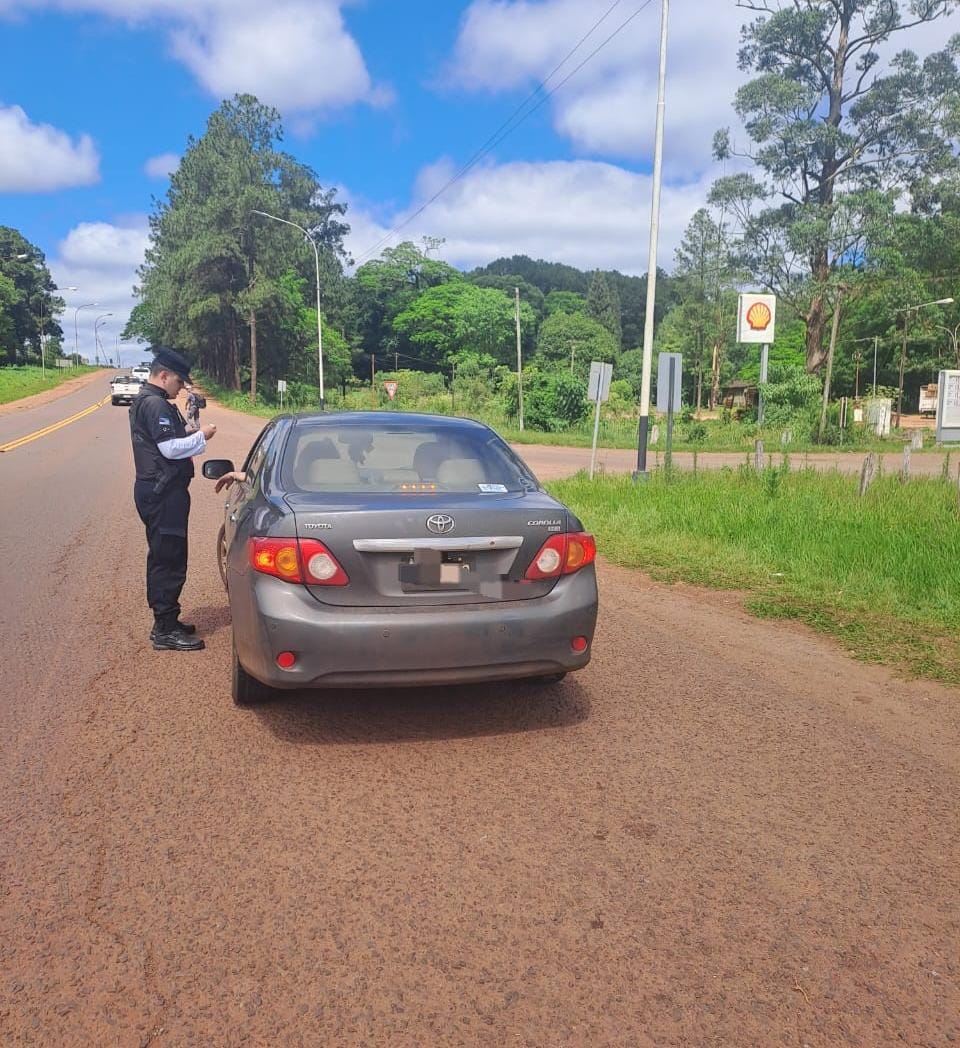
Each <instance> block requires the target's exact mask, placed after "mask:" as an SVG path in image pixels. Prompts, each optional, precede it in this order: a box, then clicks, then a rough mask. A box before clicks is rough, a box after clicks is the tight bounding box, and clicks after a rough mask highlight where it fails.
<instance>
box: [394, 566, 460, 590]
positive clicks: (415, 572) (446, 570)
mask: <svg viewBox="0 0 960 1048" xmlns="http://www.w3.org/2000/svg"><path fill="white" fill-rule="evenodd" d="M463 580H464V566H463V565H462V564H447V563H441V562H440V561H439V560H437V561H428V562H426V563H424V562H423V561H419V560H414V561H413V563H410V564H401V565H400V581H401V582H402V583H403V584H404V585H406V586H424V587H427V588H430V589H440V588H442V587H445V586H460V585H462V584H463Z"/></svg>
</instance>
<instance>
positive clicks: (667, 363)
mask: <svg viewBox="0 0 960 1048" xmlns="http://www.w3.org/2000/svg"><path fill="white" fill-rule="evenodd" d="M682 376H683V356H682V355H681V354H680V353H661V354H660V355H659V356H658V357H657V411H665V412H666V413H667V445H666V449H665V451H664V456H663V464H664V468H665V469H666V471H667V473H669V472H670V470H671V468H672V466H673V416H674V413H675V412H677V411H679V410H680V400H681V390H682V386H683V382H682V381H681V378H682Z"/></svg>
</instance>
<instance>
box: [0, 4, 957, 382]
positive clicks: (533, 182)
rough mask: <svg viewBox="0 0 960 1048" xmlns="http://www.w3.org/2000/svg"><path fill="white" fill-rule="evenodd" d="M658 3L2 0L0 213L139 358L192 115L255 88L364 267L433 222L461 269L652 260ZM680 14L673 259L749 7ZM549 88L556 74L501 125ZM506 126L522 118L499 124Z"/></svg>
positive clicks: (722, 122)
mask: <svg viewBox="0 0 960 1048" xmlns="http://www.w3.org/2000/svg"><path fill="white" fill-rule="evenodd" d="M660 6H661V5H660V2H659V0H273V2H272V3H270V4H265V3H263V2H262V0H0V224H2V225H10V226H14V227H16V228H17V229H19V230H20V231H21V232H22V233H23V234H24V235H25V236H26V237H27V239H28V240H30V241H31V242H32V243H33V244H35V245H37V246H38V247H39V248H40V249H41V250H42V251H43V252H44V253H45V254H46V257H47V262H48V264H49V266H50V268H51V271H52V273H53V276H54V280H55V281H56V282H57V284H58V285H59V286H60V287H61V288H67V287H70V286H76V288H77V290H76V291H66V290H65V291H63V292H62V295H63V297H64V299H65V301H66V302H67V310H66V312H65V313H64V315H63V316H62V318H61V323H62V325H63V328H64V333H65V345H66V346H67V347H70V348H72V346H73V343H74V341H76V345H77V347H78V349H79V351H80V353H81V354H83V355H84V356H87V357H92V356H93V353H94V336H93V331H94V325H95V323H96V322H97V320H98V318H99V319H100V321H101V322H100V327H99V330H100V337H101V342H102V345H103V348H104V351H105V352H108V353H109V355H110V356H111V358H115V357H116V356H117V354H118V353H119V355H120V360H121V363H122V364H123V365H124V366H128V365H130V364H132V363H136V362H137V361H139V360H140V359H142V358H143V357H144V350H143V348H137V346H136V344H134V343H129V344H124V343H121V342H120V341H119V336H120V333H121V332H122V330H123V327H124V324H125V323H126V320H127V317H128V316H129V313H130V310H131V308H132V307H133V305H134V303H135V301H136V300H135V298H134V295H133V286H134V284H135V282H136V270H137V267H138V266H139V265H140V263H141V262H142V259H143V252H144V249H145V247H146V245H147V237H148V216H149V214H150V213H151V211H152V209H153V208H154V206H155V201H156V200H158V199H161V200H162V199H163V197H164V194H165V193H166V191H167V187H168V175H169V172H170V171H171V170H172V169H174V168H175V166H176V164H177V162H178V159H179V157H180V155H181V154H182V152H183V150H184V148H185V146H186V142H187V139H188V137H189V136H191V135H192V136H194V137H198V136H200V135H202V134H203V130H204V126H205V124H206V121H207V118H208V117H209V115H210V114H211V112H213V110H215V109H216V108H217V106H218V105H219V104H220V102H221V101H222V100H223V99H224V98H229V97H232V96H233V95H234V94H235V93H239V92H249V93H251V94H254V95H256V96H257V97H258V98H259V99H260V101H262V102H265V103H268V104H270V105H273V106H275V107H276V108H277V109H278V110H279V111H280V113H281V116H282V119H283V123H284V128H285V132H286V137H285V143H284V144H285V148H286V149H287V150H288V151H289V152H291V153H292V154H294V155H295V156H296V157H297V158H298V159H299V160H301V161H303V162H304V163H306V164H308V165H310V166H311V167H312V168H313V169H314V170H315V171H316V172H317V174H318V176H319V178H320V181H321V183H322V184H323V185H324V186H325V187H335V188H336V189H337V193H338V199H339V200H341V201H342V202H345V203H346V204H347V205H348V212H347V221H348V222H349V224H350V226H351V232H350V235H349V236H348V238H347V248H348V251H349V252H350V253H351V254H352V256H353V257H354V258H355V259H356V260H357V261H358V262H362V261H364V260H365V259H367V258H369V257H377V256H378V255H379V252H380V250H382V248H383V247H384V246H387V245H390V244H396V243H398V242H399V241H400V240H413V241H414V242H417V243H419V242H420V240H421V238H422V237H424V236H430V237H442V238H444V242H443V244H442V245H441V246H440V247H439V249H438V250H437V251H435V252H434V257H437V256H439V257H441V258H443V259H445V260H446V261H448V262H450V263H451V264H453V265H456V266H459V267H461V268H464V269H467V268H472V267H474V266H477V265H484V264H486V263H488V262H491V261H492V260H493V259H495V258H497V257H499V256H502V255H513V254H526V255H530V256H532V257H534V258H543V259H547V260H549V261H555V262H565V263H568V264H571V265H575V266H578V267H581V268H584V269H589V268H595V267H599V268H604V269H619V270H620V271H621V272H624V273H635V274H640V273H643V272H645V271H646V268H647V248H648V238H649V223H650V202H651V188H652V185H651V182H652V180H651V170H652V157H653V140H654V125H655V116H656V94H657V51H658V45H659V33H660ZM670 10H671V15H670V26H669V29H670V39H669V50H668V67H667V69H668V71H667V91H666V108H665V136H664V182H663V194H662V205H661V206H662V212H661V226H660V243H659V253H658V262H659V264H660V265H661V266H663V267H664V268H666V269H668V270H669V269H670V268H671V267H672V265H673V256H674V251H675V249H676V247H677V245H678V243H679V242H680V238H681V236H682V233H683V229H684V227H685V226H686V224H687V222H688V221H689V220H690V218H691V216H692V215H693V213H694V211H696V209H697V208H698V207H700V206H702V205H703V203H704V200H705V197H706V193H707V190H708V188H709V186H710V184H711V183H712V182H713V180H714V179H715V178H716V177H717V176H718V175H719V174H721V173H722V172H721V170H720V169H719V167H718V165H717V164H716V163H715V162H714V161H713V159H712V156H711V145H712V139H713V133H714V132H715V131H716V130H717V129H718V128H721V127H732V128H733V129H734V134H735V137H736V134H737V131H738V128H737V118H736V114H735V113H734V110H733V98H734V95H735V92H736V89H737V87H738V85H739V84H740V83H742V82H743V80H744V79H745V78H746V76H745V74H744V73H742V72H741V71H740V70H739V69H738V68H737V61H736V54H737V47H738V41H739V34H740V27H741V25H742V24H743V22H744V21H745V20H746V18H747V16H748V14H749V12H747V11H744V10H742V9H740V8H738V7H737V4H736V0H673V3H672V4H671V9H670ZM598 21H599V25H595V24H596V23H597V22H598ZM592 27H595V28H593V31H592V33H591V34H590V35H589V36H588V37H587V39H586V40H584V41H583V42H582V43H580V41H581V39H582V38H583V37H584V35H585V34H587V33H588V31H589V30H591V28H592ZM958 31H960V14H954V15H952V16H951V17H950V18H949V19H947V20H943V21H941V22H938V23H935V24H933V25H929V26H923V27H919V28H917V29H916V30H912V31H911V32H910V34H909V36H904V37H903V38H902V39H901V46H909V47H912V48H914V49H915V50H917V51H918V52H919V53H920V54H926V53H928V52H929V51H931V50H934V49H936V48H938V47H940V46H942V45H943V43H944V42H945V41H946V38H947V37H948V36H949V34H950V33H952V32H958ZM578 43H579V44H580V46H579V47H578V48H577V49H576V50H575V51H574V48H575V47H576V46H577V45H578ZM571 51H574V53H573V54H572V55H571V54H570V52H571ZM578 67H579V68H578ZM543 83H545V85H546V89H547V91H549V90H551V89H555V90H554V91H553V93H552V94H550V95H549V97H546V98H545V99H544V95H545V92H542V91H541V93H540V94H539V95H537V96H536V97H535V98H534V99H533V101H532V102H529V103H528V104H527V105H526V107H525V108H523V109H521V110H520V114H519V115H522V114H524V113H526V114H528V115H527V116H526V117H525V118H524V119H522V120H519V119H514V120H512V121H511V118H512V117H514V116H515V114H517V113H518V107H521V106H523V105H524V103H525V102H528V100H529V99H530V96H531V93H532V92H534V91H535V90H536V89H537V87H538V85H540V84H543ZM538 103H540V104H538ZM505 124H506V125H507V127H512V128H513V130H512V131H510V133H509V134H506V135H500V134H497V132H498V131H500V130H501V129H502V128H504V125H505ZM739 133H740V135H741V136H743V132H742V130H740V131H739ZM492 138H493V139H495V141H494V142H493V143H492V148H487V147H488V145H489V144H490V143H491V139H492ZM481 149H483V150H484V153H483V155H482V156H481V157H480V159H479V160H478V161H477V163H476V164H475V165H474V166H472V167H471V168H470V170H469V171H468V172H467V173H466V174H465V175H464V176H463V177H462V178H460V179H459V180H458V181H456V182H455V183H454V184H453V185H452V186H450V187H449V188H448V189H446V190H445V191H444V192H443V193H442V194H441V195H440V196H439V198H438V199H437V200H436V201H435V202H433V203H432V204H430V206H429V207H427V208H426V210H424V211H423V213H422V214H419V215H416V217H413V218H412V219H411V216H413V215H414V214H415V212H417V211H418V210H419V208H421V207H422V205H423V204H424V203H425V202H426V201H428V200H429V199H430V197H432V196H433V195H434V193H436V192H437V190H439V189H440V188H441V187H443V186H444V185H445V184H446V183H447V182H448V181H449V179H450V178H451V177H452V176H453V175H454V174H456V173H457V172H458V171H460V170H461V169H462V168H463V166H464V165H465V164H467V163H468V162H469V161H471V160H472V159H473V158H474V157H475V156H476V154H477V153H478V151H480V150H481ZM408 219H410V221H409V222H408V224H406V225H405V226H404V228H402V229H401V230H399V231H398V232H396V233H394V234H393V235H392V236H390V239H388V240H386V241H383V238H384V237H386V236H387V235H388V234H390V233H391V232H392V231H393V230H395V229H396V227H397V226H398V225H400V224H401V223H406V222H407V220H408ZM381 241H383V243H381ZM91 303H96V305H91ZM79 307H83V308H82V309H80V308H79ZM107 313H109V314H111V315H110V316H105V314H107Z"/></svg>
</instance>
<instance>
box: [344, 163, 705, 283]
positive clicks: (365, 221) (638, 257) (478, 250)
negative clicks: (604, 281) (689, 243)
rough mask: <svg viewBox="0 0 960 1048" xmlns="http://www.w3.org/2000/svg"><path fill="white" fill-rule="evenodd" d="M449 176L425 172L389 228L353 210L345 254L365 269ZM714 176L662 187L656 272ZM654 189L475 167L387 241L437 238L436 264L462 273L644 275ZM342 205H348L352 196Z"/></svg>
mask: <svg viewBox="0 0 960 1048" xmlns="http://www.w3.org/2000/svg"><path fill="white" fill-rule="evenodd" d="M448 171H449V168H448V167H447V165H446V163H445V162H442V163H440V164H439V165H433V166H431V167H430V168H428V169H425V170H424V171H422V172H421V173H420V177H419V179H418V182H417V196H416V198H415V199H414V201H413V202H412V203H411V205H410V207H409V208H407V209H406V210H405V211H404V212H401V213H399V214H396V215H393V216H390V217H389V219H385V218H384V217H383V216H375V215H374V214H372V213H371V212H370V210H369V209H365V208H363V207H362V206H357V205H356V204H355V203H354V204H352V205H351V208H350V210H349V211H348V213H347V219H348V221H349V222H350V225H351V232H350V236H349V238H348V248H349V250H350V252H351V254H353V256H354V258H356V259H357V261H358V262H359V261H363V260H365V257H364V256H365V253H366V252H367V251H368V249H370V248H372V247H373V246H374V245H375V244H376V243H377V241H378V240H379V239H380V238H381V237H382V236H383V235H384V234H385V233H386V232H388V231H389V229H390V228H392V227H394V226H396V225H397V224H399V223H400V222H402V221H404V219H405V218H406V216H407V215H411V214H413V212H414V211H416V210H417V208H418V207H419V206H420V204H421V203H422V202H423V200H424V199H425V198H427V197H429V195H431V192H435V191H436V189H437V188H438V187H439V185H440V184H442V181H443V179H444V176H445V173H446V172H448ZM715 174H716V172H715V171H710V172H707V173H705V174H704V176H703V178H701V179H698V180H697V181H694V182H691V183H689V184H687V185H683V186H664V189H663V195H662V198H661V225H660V248H659V253H658V261H659V265H660V266H661V267H663V268H665V269H671V268H672V267H673V253H674V250H675V248H676V247H677V245H678V244H679V242H680V238H681V237H682V235H683V230H684V228H685V227H686V225H687V223H688V222H689V220H690V217H691V216H692V215H693V213H694V211H696V209H697V208H698V207H700V206H702V204H703V201H704V199H705V197H706V192H707V189H708V187H709V185H710V182H711V181H712V179H713V177H715ZM651 189H652V185H651V178H650V176H649V175H647V174H638V173H636V172H631V171H627V170H625V169H624V168H621V167H617V166H615V165H612V164H606V163H600V162H597V161H590V160H574V161H553V162H550V163H543V164H531V163H510V164H502V165H490V166H487V167H480V168H477V169H474V170H473V171H471V172H470V173H469V174H468V175H467V176H466V177H465V178H463V179H461V180H460V181H459V182H457V183H456V184H455V185H453V186H452V187H451V188H450V189H449V190H447V191H446V192H445V193H444V195H443V196H441V197H440V199H439V200H437V201H436V202H435V203H433V204H431V205H430V207H429V208H428V209H427V210H426V211H425V212H424V213H423V214H422V215H420V216H419V217H418V218H416V219H415V220H414V221H412V222H411V223H410V225H409V226H406V227H405V228H404V229H403V230H402V231H401V232H400V233H399V234H398V235H396V236H394V237H392V238H391V239H390V241H389V245H394V244H396V243H397V242H398V241H400V240H412V241H414V242H418V241H419V239H420V238H421V237H422V236H424V235H430V236H442V237H445V238H446V243H445V244H444V245H443V246H442V247H441V248H440V251H439V254H440V256H441V257H443V258H444V259H446V260H447V261H448V262H451V263H452V264H454V265H457V266H461V267H463V268H469V267H473V266H477V265H484V264H486V263H488V262H492V261H493V259H495V258H497V257H499V256H501V255H508V256H509V255H514V254H526V255H530V256H532V257H533V258H543V259H546V260H548V261H554V262H566V263H569V264H570V265H575V266H579V267H580V268H583V269H589V268H593V267H600V268H603V269H619V270H620V271H621V272H624V273H636V274H639V273H644V272H646V268H647V239H648V236H649V222H650V202H651ZM344 195H345V196H346V197H347V199H349V192H346V193H345V194H344ZM380 250H382V248H381V249H378V250H377V251H376V252H375V256H374V257H376V255H379V253H380Z"/></svg>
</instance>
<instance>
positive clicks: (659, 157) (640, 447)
mask: <svg viewBox="0 0 960 1048" xmlns="http://www.w3.org/2000/svg"><path fill="white" fill-rule="evenodd" d="M669 18H670V0H660V66H659V74H658V80H657V120H656V125H655V129H654V146H653V198H652V200H651V203H650V240H649V244H648V248H647V302H646V312H645V314H644V323H643V358H642V363H641V370H640V419H639V425H638V432H637V468H636V471H635V473H634V479H637V480H640V479H642V480H646V478H647V475H648V474H647V431H648V428H649V425H650V372H651V370H652V368H653V313H654V307H655V305H656V289H657V246H658V243H659V237H660V185H661V178H662V170H663V116H664V109H665V104H666V103H665V99H666V83H667V24H668V21H669Z"/></svg>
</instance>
